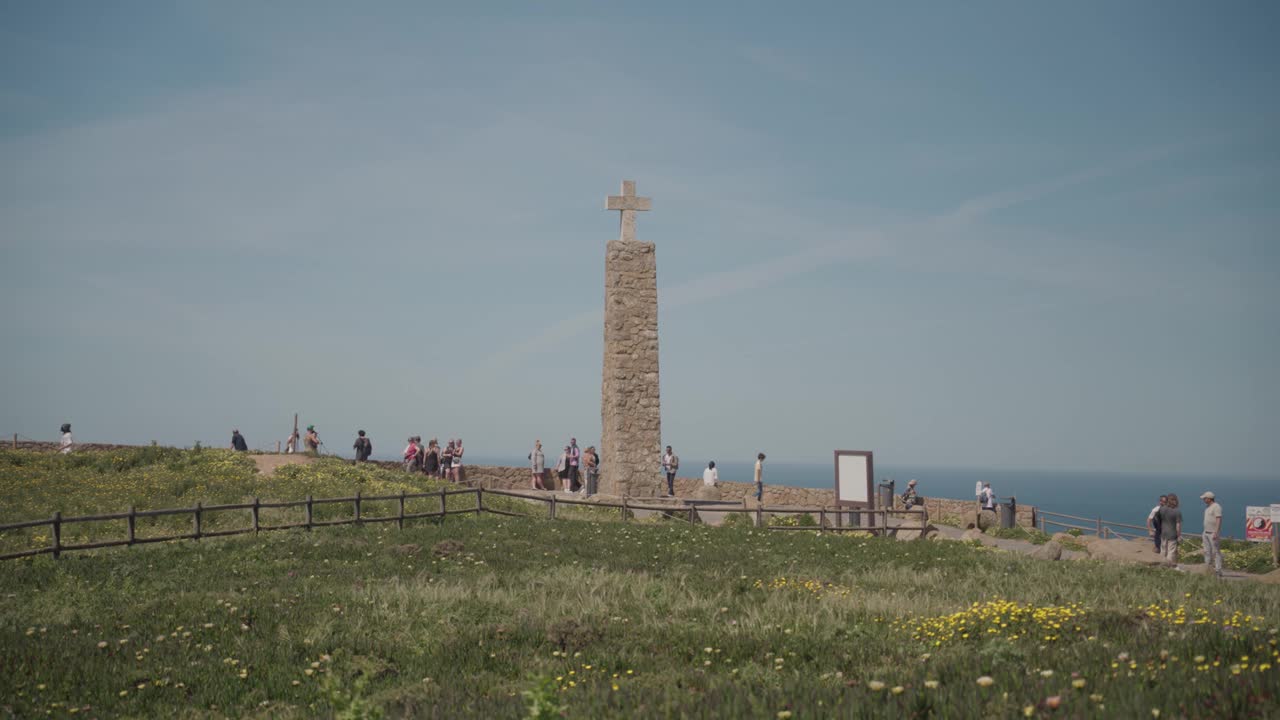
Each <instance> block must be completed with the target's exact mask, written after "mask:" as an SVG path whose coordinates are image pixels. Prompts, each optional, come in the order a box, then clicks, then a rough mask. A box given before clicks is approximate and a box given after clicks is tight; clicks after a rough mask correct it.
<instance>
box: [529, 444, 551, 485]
mask: <svg viewBox="0 0 1280 720" xmlns="http://www.w3.org/2000/svg"><path fill="white" fill-rule="evenodd" d="M546 472H547V456H546V454H544V453H543V452H542V441H541V440H534V441H533V450H531V451H530V452H529V473H530V474H529V484H530V486H531V487H532V488H533V489H534V490H546V489H547V486H546V485H545V484H544V483H543V482H542V478H543V476H544V475H545V474H546Z"/></svg>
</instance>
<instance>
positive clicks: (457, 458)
mask: <svg viewBox="0 0 1280 720" xmlns="http://www.w3.org/2000/svg"><path fill="white" fill-rule="evenodd" d="M449 479H450V480H451V481H453V482H462V438H458V439H457V440H455V441H454V442H453V462H452V463H450V464H449Z"/></svg>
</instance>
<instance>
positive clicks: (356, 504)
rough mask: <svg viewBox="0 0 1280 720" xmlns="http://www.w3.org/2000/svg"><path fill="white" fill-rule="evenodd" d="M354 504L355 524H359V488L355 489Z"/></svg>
mask: <svg viewBox="0 0 1280 720" xmlns="http://www.w3.org/2000/svg"><path fill="white" fill-rule="evenodd" d="M355 506H356V508H355V509H356V524H357V525H359V524H360V491H359V490H357V491H356V502H355Z"/></svg>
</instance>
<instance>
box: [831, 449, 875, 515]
mask: <svg viewBox="0 0 1280 720" xmlns="http://www.w3.org/2000/svg"><path fill="white" fill-rule="evenodd" d="M836 463H837V469H838V472H837V474H836V477H837V478H838V481H839V485H838V487H837V488H836V500H837V501H838V502H856V503H869V502H871V497H870V496H869V495H868V491H867V488H869V487H870V486H871V469H870V468H868V467H867V456H866V455H839V456H837V457H836Z"/></svg>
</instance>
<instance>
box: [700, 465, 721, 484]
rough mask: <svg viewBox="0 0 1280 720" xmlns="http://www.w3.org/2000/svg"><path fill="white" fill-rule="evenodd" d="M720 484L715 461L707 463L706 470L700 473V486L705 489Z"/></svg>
mask: <svg viewBox="0 0 1280 720" xmlns="http://www.w3.org/2000/svg"><path fill="white" fill-rule="evenodd" d="M719 482H720V471H719V470H716V461H715V460H712V461H711V462H709V463H707V469H706V470H703V471H702V484H703V485H705V486H707V487H715V486H716V484H718V483H719Z"/></svg>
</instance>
